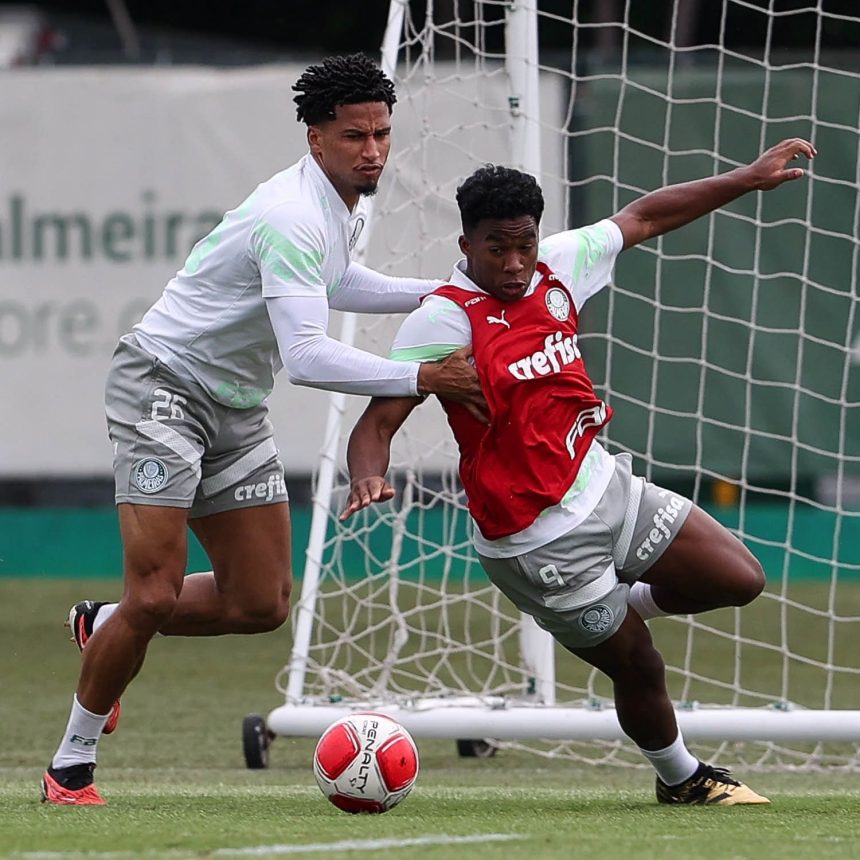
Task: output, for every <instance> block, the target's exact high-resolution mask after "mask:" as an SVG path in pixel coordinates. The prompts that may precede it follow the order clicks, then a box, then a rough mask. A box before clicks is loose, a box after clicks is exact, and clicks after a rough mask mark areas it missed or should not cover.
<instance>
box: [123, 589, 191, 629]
mask: <svg viewBox="0 0 860 860" xmlns="http://www.w3.org/2000/svg"><path fill="white" fill-rule="evenodd" d="M177 599H178V598H177V595H176V592H175V591H174V590H173V589H172V588H170V587H168V588H152V587H150V588H145V589H138V590H136V591H130V592H127V593H126V595H125V596H124V597H123V601H122V603H123V612H124V614H125V616H126V618H128V620H129V623H130V624H131V625H132V626H134V627H136V628H137V629H139V630H141V631H143V632H149V633H152V634H153V635H154V634H155V633H156V632H157V631H158V630H159V629H161V627H162V626H163V625H164V624H166V623H167V622H168V621H169V620H170V617H171V616H172V615H173V612H174V610H175V609H176V602H177Z"/></svg>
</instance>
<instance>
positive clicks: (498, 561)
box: [341, 139, 814, 805]
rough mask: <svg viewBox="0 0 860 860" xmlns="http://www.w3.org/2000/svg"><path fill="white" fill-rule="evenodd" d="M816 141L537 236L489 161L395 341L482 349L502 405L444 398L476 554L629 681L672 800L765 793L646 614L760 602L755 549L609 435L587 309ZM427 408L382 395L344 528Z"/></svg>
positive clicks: (481, 368)
mask: <svg viewBox="0 0 860 860" xmlns="http://www.w3.org/2000/svg"><path fill="white" fill-rule="evenodd" d="M799 155H804V156H806V157H809V158H811V157H812V156H813V155H814V149H813V148H812V146H811V145H810V144H809V143H807V142H806V141H803V140H798V139H794V140H786V141H783V142H781V143H779V144H777V145H776V146H774V147H773V148H771V149H769V150H768V151H767V152H765V153H764V154H763V155H761V156H760V157H759V158H758V159H757V160H756V161H754V162H753V163H752V164H750V165H748V166H746V167H742V168H738V169H737V170H733V171H731V172H730V173H726V174H723V175H721V176H715V177H711V178H708V179H702V180H699V181H695V182H688V183H684V184H681V185H675V186H668V187H666V188H663V189H661V190H658V191H655V192H652V193H650V194H647V195H645V196H644V197H641V198H640V199H639V200H636V201H634V202H633V203H631V204H630V205H628V206H626V207H625V208H624V209H622V210H621V211H620V212H618V213H617V214H616V215H613V216H612V217H611V218H608V219H606V220H604V221H600V222H598V223H597V224H594V225H592V226H589V227H583V228H581V229H578V230H570V231H567V232H563V233H558V234H556V235H554V236H549V237H548V238H547V239H545V240H544V241H543V242H539V235H538V228H539V224H540V218H541V214H542V212H543V197H542V194H541V191H540V188H539V187H538V185H537V183H536V182H535V180H534V179H533V178H532V177H531V176H528V175H527V174H524V173H521V172H519V171H516V170H512V169H509V168H504V167H494V166H493V165H488V166H486V167H484V168H481V169H479V170H478V171H476V172H475V173H474V174H473V175H472V176H471V177H469V178H468V179H467V180H466V181H465V182H464V183H463V184H462V185H461V186H460V188H459V189H458V191H457V202H458V204H459V207H460V214H461V218H462V224H463V235H462V236H461V237H460V249H461V250H462V252H463V254H464V255H465V259H464V260H462V261H461V262H459V263H458V264H457V265H456V267H455V268H454V271H453V273H452V275H451V279H450V281H449V283H448V285H446V286H443V287H441V288H439V289H438V290H436V291H435V292H434V293H433V294H432V295H431V296H429V297H428V298H427V299H426V300H425V301H424V302H423V304H422V306H421V308H420V309H419V310H416V311H414V312H413V313H412V314H410V316H409V317H407V319H406V321H405V322H404V323H403V325H402V327H401V329H400V331H399V332H398V334H397V336H396V339H395V342H394V345H393V350H392V355H393V356H394V357H395V358H401V359H403V360H414V359H415V358H419V359H421V360H438V359H439V358H441V357H442V356H444V355H447V354H449V353H450V352H451V351H452V350H456V349H458V348H462V347H463V346H466V345H471V346H472V348H473V351H474V360H475V363H476V367H477V370H478V375H479V377H480V379H481V382H482V384H483V386H484V391H485V394H486V397H487V402H488V405H489V409H490V423H489V425H486V424H484V423H481V422H479V421H477V420H475V419H474V418H473V417H472V416H471V415H469V414H468V413H467V412H466V411H465V410H464V409H463V408H462V407H461V406H460V405H459V404H457V403H452V402H450V401H446V400H445V398H444V397H441V398H440V400H441V402H442V405H443V407H444V408H445V411H446V413H447V415H448V421H449V424H450V425H451V428H452V430H453V432H454V435H455V437H456V439H457V442H458V445H459V449H460V476H461V479H462V482H463V486H464V488H465V491H466V496H467V498H468V501H469V511H470V513H471V515H472V520H473V524H474V543H475V547H476V549H477V551H478V557H479V559H480V562H481V565H482V566H483V568H484V570H485V571H486V573H487V575H488V576H489V577H490V579H491V580H492V581H493V583H495V585H496V586H498V588H500V589H501V591H503V592H504V593H505V594H506V595H507V596H508V597H509V598H510V599H511V601H512V602H513V603H514V604H515V605H516V606H517V607H518V608H519V609H520V610H522V611H523V612H527V613H529V614H530V615H532V616H533V617H534V618H535V620H536V621H537V623H538V624H539V625H540V626H541V627H542V628H544V629H545V630H548V631H549V632H550V633H551V634H552V635H553V636H554V637H555V638H556V639H557V640H558V641H559V642H560V643H561V644H562V645H563V646H564V647H565V648H567V649H568V650H569V651H570V652H571V653H573V654H575V655H577V656H578V657H580V658H582V659H583V660H585V661H586V662H588V663H590V664H591V665H592V666H595V667H597V668H598V669H600V670H601V671H603V672H604V673H606V675H608V676H609V677H610V678H611V679H612V681H613V687H614V692H615V704H616V712H617V714H618V719H619V722H620V724H621V727H622V729H623V730H624V731H625V732H626V733H627V735H629V737H630V738H631V739H632V740H633V741H634V742H635V743H636V744H637V746H638V747H639V749H640V750H641V751H642V753H643V755H644V756H645V757H646V758H647V759H648V760H649V761H650V762H651V764H652V765H653V766H654V768H655V770H656V772H657V799H658V800H659V801H660V802H661V803H681V804H716V805H734V804H754V803H767V802H768V801H767V799H766V798H764V797H762V796H761V795H759V794H757V793H756V792H754V791H753V790H752V789H750V788H749V787H747V786H746V785H744V784H743V783H741V782H739V781H737V780H736V779H734V778H733V777H732V776H731V775H730V774H729V773H728V772H727V771H725V770H723V769H721V768H715V767H711V766H709V765H707V764H705V763H703V762H700V761H699V760H698V759H697V758H696V757H695V756H694V755H693V754H692V753H691V752H690V751H689V750H688V749H687V747H686V745H685V744H684V740H683V738H682V736H681V734H680V732H679V730H678V724H677V722H676V719H675V713H674V710H673V708H672V704H671V701H670V699H669V696H668V693H667V690H666V683H665V667H664V664H663V659H662V657H661V655H660V653H659V652H658V651H657V650H656V649H655V647H654V645H653V643H652V641H651V636H650V633H649V630H648V627H647V626H646V625H645V623H644V622H645V620H647V619H649V618H653V617H655V616H658V615H669V614H676V613H693V612H702V611H706V610H709V609H716V608H718V607H724V606H743V605H745V604H747V603H749V602H750V601H751V600H753V599H754V598H755V597H757V596H758V594H759V593H760V592H761V590H762V588H763V587H764V581H765V580H764V574H763V572H762V569H761V567H760V565H759V563H758V562H757V561H756V559H755V558H754V557H753V556H752V554H751V553H750V552H749V550H748V549H747V548H746V547H745V546H744V545H743V544H742V543H741V542H740V541H739V540H738V539H737V538H735V537H734V536H733V535H732V534H731V533H730V532H728V531H727V530H726V529H725V528H723V526H721V525H720V524H719V523H717V522H716V521H715V520H714V519H712V518H711V517H710V516H709V515H708V514H706V513H705V512H704V511H703V510H701V509H700V508H698V507H696V506H695V505H693V504H692V502H690V500H688V499H686V498H684V497H683V496H680V495H678V494H676V493H674V492H671V491H668V490H665V489H661V488H660V487H657V486H655V485H653V484H651V483H649V482H646V481H644V480H643V479H642V478H639V477H637V476H635V475H633V474H632V473H631V458H630V456H629V455H628V454H619V455H616V456H612V455H610V454H609V453H608V452H607V451H606V450H605V449H604V448H603V446H602V445H601V444H600V443H599V442H598V441H597V438H596V436H597V433H598V432H599V430H600V429H601V428H602V427H603V426H605V425H606V423H607V422H608V421H609V420H610V418H611V415H612V410H611V407H610V406H609V405H607V404H605V403H603V401H602V400H600V398H599V397H598V396H597V395H596V394H595V392H594V389H593V387H592V385H591V381H590V380H589V378H588V375H587V373H586V370H585V367H584V364H583V361H582V356H581V354H580V351H579V347H578V344H577V328H578V320H579V312H580V310H581V308H582V306H583V304H584V303H585V302H586V300H587V299H588V298H589V297H590V296H592V295H594V294H595V293H596V292H597V291H598V290H600V289H601V288H603V287H604V286H606V285H607V284H608V283H609V281H610V278H611V275H612V269H613V266H614V262H615V258H616V256H617V255H618V253H619V252H620V251H622V250H624V249H626V248H630V247H631V246H633V245H636V244H638V243H639V242H642V241H644V240H646V239H650V238H652V237H654V236H659V235H661V234H663V233H666V232H668V231H670V230H674V229H676V228H678V227H680V226H682V225H684V224H686V223H688V222H690V221H692V220H693V219H695V218H698V217H699V216H701V215H704V214H705V213H707V212H711V211H712V210H714V209H717V208H718V207H720V206H723V205H725V204H726V203H728V202H730V201H731V200H734V199H735V198H737V197H739V196H741V195H742V194H745V193H747V192H749V191H753V190H769V189H772V188H775V187H776V186H778V185H781V184H782V183H783V182H785V181H788V180H793V179H797V178H799V177H800V176H801V175H802V174H803V171H802V170H800V169H797V168H790V167H788V168H787V167H786V165H787V164H788V162H790V161H791V160H792V159H794V158H796V157H797V156H799ZM420 402H421V399H420V398H415V397H406V398H389V399H382V398H376V397H374V398H373V399H372V400H371V402H370V405H369V406H368V408H367V410H366V411H365V412H364V414H363V415H362V417H361V418H360V419H359V422H358V423H357V424H356V426H355V428H354V430H353V432H352V435H351V436H350V441H349V448H348V454H347V457H348V463H349V469H350V476H351V480H352V483H351V491H350V495H349V498H348V500H347V505H346V507H345V509H344V512H343V514H342V516H341V518H342V519H345V518H346V517H348V516H350V515H352V514H353V513H354V512H355V511H357V510H360V509H362V508H364V507H367V506H368V505H369V504H371V503H372V502H377V501H383V500H386V499H390V498H392V496H393V495H394V491H393V489H392V487H391V485H390V484H389V483H388V482H387V481H386V480H385V477H384V476H385V473H386V470H387V469H388V463H389V454H390V445H391V439H392V437H393V435H394V433H395V432H396V431H397V429H398V428H399V427H400V426H401V425H402V423H403V422H404V420H405V419H406V417H407V416H408V415H409V413H410V412H411V411H412V409H414V408H415V407H416V406H417V405H418V404H419V403H420Z"/></svg>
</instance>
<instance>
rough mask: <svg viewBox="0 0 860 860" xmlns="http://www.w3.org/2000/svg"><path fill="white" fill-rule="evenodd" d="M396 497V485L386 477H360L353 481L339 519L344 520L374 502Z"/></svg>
mask: <svg viewBox="0 0 860 860" xmlns="http://www.w3.org/2000/svg"><path fill="white" fill-rule="evenodd" d="M393 498H394V487H392V486H391V484H389V483H388V481H386V480H385V478H382V477H379V476H377V475H374V476H372V477H370V478H360V479H359V480H357V481H353V482H352V485H351V486H350V488H349V497H348V498H347V500H346V507H345V508H344V509H343V513H342V514H341V515H340V516H339V517H338V519H339V520H340V521H341V522H343V521H344V520H346V519H349V517H351V516H352V515H353V514H354V513H355V512H356V511H360V510H361V509H362V508H368V507H370V505H372V504H373V503H374V502H387V501H388V500H389V499H393Z"/></svg>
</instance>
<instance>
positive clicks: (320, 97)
mask: <svg viewBox="0 0 860 860" xmlns="http://www.w3.org/2000/svg"><path fill="white" fill-rule="evenodd" d="M293 89H294V90H295V91H296V92H297V95H296V97H295V102H296V104H297V115H298V119H299V120H300V121H302V122H304V123H305V124H306V125H307V139H308V146H309V150H310V151H309V153H308V154H307V155H306V156H305V157H304V158H302V159H301V160H300V161H299V162H298V163H296V164H294V165H293V166H292V167H290V168H288V169H287V170H284V171H283V172H281V173H278V174H276V175H275V176H273V177H272V178H271V179H269V180H267V181H266V182H263V183H262V184H261V185H259V186H258V187H257V188H256V189H255V190H254V191H253V192H252V193H251V195H250V196H249V197H248V198H247V199H246V200H245V201H244V202H243V203H241V204H240V205H239V206H238V207H237V208H236V209H233V210H232V211H230V212H227V214H226V215H225V216H224V218H223V220H222V221H221V223H220V224H218V226H216V227H215V228H214V229H213V230H212V232H211V233H210V234H209V235H208V236H206V237H205V238H203V239H201V240H200V241H199V242H198V243H197V244H196V245H195V246H194V248H193V249H192V251H191V253H190V255H189V257H188V259H187V261H186V263H185V266H184V267H183V268H182V270H181V271H179V272H178V273H177V275H176V276H175V277H174V278H173V280H171V281H170V283H169V284H168V285H167V287H166V289H165V290H164V293H163V295H162V296H161V298H160V299H159V300H158V301H157V302H156V303H155V305H154V306H153V307H152V308H151V309H150V310H149V311H148V312H147V314H146V315H145V316H144V318H143V319H142V320H141V322H140V323H138V325H136V326H135V327H134V330H133V332H132V333H131V334H130V335H127V336H125V337H123V338H122V339H121V341H120V344H119V346H118V347H117V350H116V352H115V354H114V358H113V361H112V365H111V369H110V373H109V376H108V381H107V387H106V408H107V418H108V429H109V432H110V437H111V440H112V442H113V445H114V452H115V453H114V471H115V476H116V501H117V504H118V510H119V520H120V529H121V532H122V540H123V548H124V580H125V583H124V592H123V597H122V600H121V602H120V603H119V604H102V603H94V602H91V601H83V602H81V603H79V604H77V605H76V606H74V607H73V608H72V610H71V612H70V614H69V622H70V624H71V626H72V631H73V634H74V638H75V641H76V642H77V644H78V646H79V647H80V648H81V650H82V654H83V661H82V668H81V675H80V681H79V684H78V688H77V693H76V695H75V698H74V701H73V705H72V711H71V715H70V717H69V722H68V725H67V728H66V731H65V732H64V734H63V737H62V740H61V742H60V745H59V748H58V749H57V752H56V754H55V756H54V758H53V760H52V762H51V766H50V767H49V768H48V770H47V771H46V773H45V774H44V777H43V779H42V797H43V800H46V801H49V802H52V803H58V804H77V805H84V804H101V803H103V800H102V798H101V796H100V794H99V792H98V790H97V789H96V787H95V785H94V784H93V769H94V767H95V761H96V746H97V744H98V741H99V738H100V736H101V735H102V733H103V731H104V732H105V733H109V732H111V731H113V730H114V728H115V727H116V722H117V719H118V717H119V697H120V695H121V694H122V692H123V690H124V689H125V687H126V686H127V685H128V683H129V682H130V681H131V679H132V678H133V677H134V676H135V674H136V673H137V672H138V670H139V669H140V666H141V664H142V663H143V659H144V656H145V653H146V648H147V645H148V644H149V641H150V640H151V639H152V637H153V636H154V635H155V634H156V633H159V632H160V633H162V634H169V635H177V636H198V635H199V636H212V635H218V634H224V633H256V632H260V631H267V630H273V629H275V628H276V627H278V626H280V625H281V624H282V623H283V622H284V620H285V619H286V618H287V615H288V611H289V598H290V587H291V568H290V520H289V509H288V505H287V490H286V485H285V483H284V470H283V466H282V465H281V462H280V460H279V459H278V452H277V450H276V448H275V443H274V440H273V436H272V427H271V424H270V423H269V420H268V418H267V408H266V404H265V401H266V397H267V396H268V395H269V393H270V392H271V390H272V386H273V380H274V375H275V374H276V373H277V371H278V370H279V369H280V368H281V366H282V364H283V366H285V367H286V369H287V373H288V375H289V378H290V380H291V381H292V382H295V383H298V384H300V385H310V386H314V387H316V388H324V389H330V390H335V391H343V392H347V393H353V394H369V395H415V394H419V393H437V394H440V395H444V396H445V397H450V398H454V399H458V400H461V401H462V402H464V403H465V404H466V405H467V408H470V409H474V410H475V412H476V414H482V410H483V409H484V408H485V407H486V404H485V403H484V399H483V395H482V393H481V387H480V384H479V382H478V379H477V376H476V374H475V371H474V369H473V367H472V366H471V364H470V363H469V360H468V351H464V352H462V353H459V354H456V355H455V356H454V357H453V358H452V359H451V360H447V361H445V362H441V363H437V364H433V365H429V364H419V363H418V362H406V363H403V362H397V361H391V360H389V359H386V358H380V357H378V356H375V355H371V354H370V353H366V352H363V351H361V350H358V349H355V348H353V347H350V346H345V345H344V344H341V343H339V342H338V341H336V340H333V339H331V338H329V337H328V336H327V334H326V331H327V325H328V316H329V309H330V308H335V309H341V310H349V311H365V312H377V313H391V312H405V311H410V310H413V309H414V308H416V307H418V304H419V299H420V297H421V296H422V295H424V294H426V293H428V292H429V291H430V290H432V289H433V288H434V287H435V286H436V285H438V282H431V281H425V280H420V279H411V278H391V277H386V276H383V275H380V274H378V273H376V272H373V271H371V270H369V269H367V268H365V267H363V266H360V265H357V264H356V263H353V262H351V261H350V252H351V250H352V248H353V246H354V244H355V242H356V239H357V238H358V236H359V234H360V232H361V230H362V227H363V226H364V222H365V217H366V210H365V205H364V202H363V198H364V197H366V196H367V195H370V194H373V193H374V191H375V190H376V188H377V183H378V182H379V177H380V174H381V173H382V170H383V167H384V166H385V162H386V159H387V157H388V151H389V145H390V133H391V111H392V106H393V105H394V103H395V93H394V87H393V85H392V83H391V81H390V80H389V79H388V78H387V77H386V76H385V75H384V74H383V73H382V72H381V71H380V70H379V69H378V68H377V67H376V65H375V64H374V63H373V62H372V61H371V60H370V59H369V58H368V57H366V56H364V55H360V54H354V55H351V56H347V57H335V58H330V59H327V60H325V61H324V62H322V63H321V64H319V65H313V66H310V67H309V68H308V69H306V70H305V72H304V74H303V75H302V76H301V77H300V78H299V80H298V82H297V83H296V85H295V86H294V87H293ZM297 421H298V422H300V421H301V419H300V417H297ZM298 429H300V424H299V425H298ZM298 429H297V431H296V432H298ZM189 526H190V527H191V528H192V529H193V531H194V532H195V534H196V535H197V537H198V538H199V540H200V542H201V544H202V545H203V547H204V549H205V550H206V552H207V554H208V556H209V558H210V560H211V562H212V565H213V570H212V571H210V572H207V573H198V574H193V575H191V576H188V577H184V574H185V565H186V556H187V552H186V548H187V528H188V527H189Z"/></svg>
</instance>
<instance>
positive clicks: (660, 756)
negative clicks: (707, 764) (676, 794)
mask: <svg viewBox="0 0 860 860" xmlns="http://www.w3.org/2000/svg"><path fill="white" fill-rule="evenodd" d="M639 752H641V753H642V755H644V756H645V758H647V759H648V761H650V762H651V764H652V765H653V766H654V770H656V771H657V776H659V777H660V779H662V780H663V782H665V783H666V785H679V784H680V783H682V782H683V781H684V780H685V779H689V778H690V777H691V776H692V775H693V774H694V773H695V772H696V771H697V770H698V768H699V760H698V759H697V758H696V757H695V756H694V755H693V754H692V753H691V752H690V751H689V750H688V749H687V746H686V744H685V743H684V738H683V737H682V736H681V731H680V729H679V730H678V737H677V738H675V740H674V741H673V742H672V743H671V744H669V746H667V747H666V748H665V749H662V750H643V749H642V747H640V748H639Z"/></svg>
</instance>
